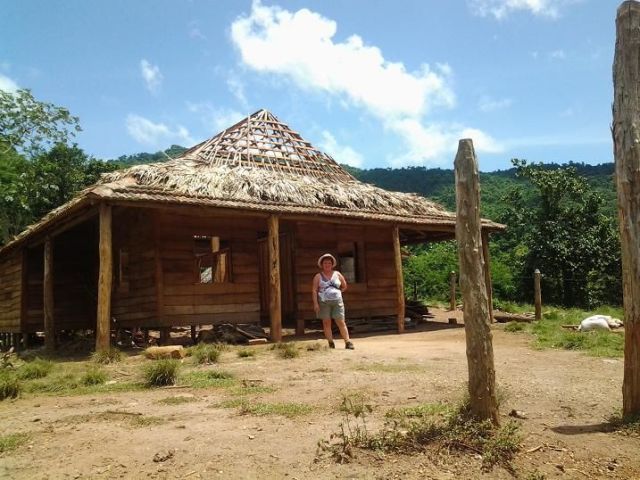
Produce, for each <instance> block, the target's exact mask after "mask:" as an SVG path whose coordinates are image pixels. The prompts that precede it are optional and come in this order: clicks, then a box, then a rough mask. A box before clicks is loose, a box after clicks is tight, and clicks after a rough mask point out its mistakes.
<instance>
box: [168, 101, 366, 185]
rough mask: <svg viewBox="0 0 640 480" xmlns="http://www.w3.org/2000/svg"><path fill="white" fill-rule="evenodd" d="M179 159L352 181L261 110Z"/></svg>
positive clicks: (296, 134) (325, 155)
mask: <svg viewBox="0 0 640 480" xmlns="http://www.w3.org/2000/svg"><path fill="white" fill-rule="evenodd" d="M182 159H185V160H186V159H189V160H195V161H198V162H206V163H207V164H208V165H209V166H211V167H215V166H227V167H260V168H265V169H267V170H272V171H276V172H286V173H292V174H297V175H307V176H311V177H324V178H327V177H328V178H330V179H332V180H334V181H340V182H350V181H353V180H355V178H354V177H352V176H351V175H350V174H349V173H348V172H347V171H346V170H345V169H343V168H342V167H341V166H340V165H339V164H338V163H337V162H336V161H335V160H334V159H333V158H332V157H331V156H329V155H327V154H326V153H324V152H322V151H320V150H318V149H316V148H315V147H314V146H313V145H311V143H309V142H308V141H306V140H305V139H304V138H302V136H300V134H299V133H298V132H296V131H294V130H292V129H291V128H290V127H289V126H288V125H286V124H284V123H282V122H281V121H280V120H278V119H277V118H276V116H275V115H273V114H272V113H271V112H269V111H267V110H264V109H262V110H258V111H257V112H255V113H254V114H252V115H249V116H247V118H245V119H243V120H241V121H239V122H238V123H236V124H235V125H232V126H231V127H229V128H227V129H225V130H223V131H222V132H220V133H218V134H217V135H216V136H214V137H213V138H211V139H209V140H206V141H204V142H202V143H200V144H199V145H196V146H195V147H193V148H191V149H189V150H187V151H186V152H184V153H183V154H182V155H181V156H180V157H179V158H177V159H176V160H178V161H179V160H182Z"/></svg>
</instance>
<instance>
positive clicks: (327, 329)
mask: <svg viewBox="0 0 640 480" xmlns="http://www.w3.org/2000/svg"><path fill="white" fill-rule="evenodd" d="M322 330H324V338H326V339H327V340H328V341H329V343H331V342H333V332H332V331H331V319H330V318H323V319H322Z"/></svg>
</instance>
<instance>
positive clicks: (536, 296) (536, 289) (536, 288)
mask: <svg viewBox="0 0 640 480" xmlns="http://www.w3.org/2000/svg"><path fill="white" fill-rule="evenodd" d="M533 302H534V304H535V308H536V320H542V290H541V289H540V270H538V269H537V268H536V269H535V271H534V272H533Z"/></svg>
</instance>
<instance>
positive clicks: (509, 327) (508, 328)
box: [504, 322, 526, 332]
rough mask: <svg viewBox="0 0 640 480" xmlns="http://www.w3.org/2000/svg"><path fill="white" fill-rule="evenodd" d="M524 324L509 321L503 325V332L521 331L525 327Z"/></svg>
mask: <svg viewBox="0 0 640 480" xmlns="http://www.w3.org/2000/svg"><path fill="white" fill-rule="evenodd" d="M525 328H526V327H525V324H524V323H522V322H509V323H507V324H506V325H505V326H504V331H505V332H522V331H523V330H524V329H525Z"/></svg>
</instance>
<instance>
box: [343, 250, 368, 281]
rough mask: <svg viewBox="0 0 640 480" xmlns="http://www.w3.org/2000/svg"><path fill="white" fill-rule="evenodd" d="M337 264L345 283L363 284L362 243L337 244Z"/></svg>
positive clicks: (364, 279)
mask: <svg viewBox="0 0 640 480" xmlns="http://www.w3.org/2000/svg"><path fill="white" fill-rule="evenodd" d="M338 263H339V267H338V268H339V270H340V273H342V275H343V276H344V279H345V280H346V281H347V283H362V282H365V281H366V277H365V270H364V242H339V243H338Z"/></svg>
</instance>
